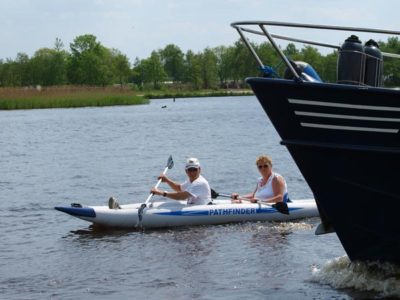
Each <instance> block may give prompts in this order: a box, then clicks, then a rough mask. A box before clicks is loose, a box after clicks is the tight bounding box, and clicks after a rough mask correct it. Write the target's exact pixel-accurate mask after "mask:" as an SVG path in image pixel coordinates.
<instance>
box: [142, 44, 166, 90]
mask: <svg viewBox="0 0 400 300" xmlns="http://www.w3.org/2000/svg"><path fill="white" fill-rule="evenodd" d="M136 70H137V71H138V72H139V73H140V79H141V80H142V82H143V83H145V84H146V83H151V84H152V85H153V88H154V89H160V88H161V83H162V82H163V81H164V80H165V79H166V78H167V74H166V73H165V70H164V68H163V66H162V64H161V58H160V55H159V54H158V53H157V52H156V51H153V52H152V53H151V56H150V57H149V58H147V59H144V60H141V61H140V63H139V65H138V66H137V67H136Z"/></svg>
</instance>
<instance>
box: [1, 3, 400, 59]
mask: <svg viewBox="0 0 400 300" xmlns="http://www.w3.org/2000/svg"><path fill="white" fill-rule="evenodd" d="M399 9H400V1H399V0H381V1H377V0H352V1H349V0H346V1H344V0H196V1H195V0H0V37H1V43H0V59H6V58H11V59H15V57H16V55H17V53H18V52H22V53H26V54H28V55H29V56H30V57H31V56H32V55H34V53H35V51H36V50H38V49H40V48H45V47H48V48H53V46H54V42H55V40H56V38H60V39H61V41H62V42H63V44H64V49H65V50H68V51H69V45H70V43H72V42H73V40H74V39H75V38H76V37H77V36H80V35H83V34H93V35H95V36H96V37H97V40H98V41H99V42H100V43H101V44H102V45H103V46H105V47H107V48H115V49H118V50H120V51H121V52H122V53H123V54H125V55H126V56H127V57H128V58H129V59H130V61H131V62H133V61H134V60H135V58H136V57H138V58H140V59H143V58H147V57H149V56H150V54H151V52H152V51H153V50H158V49H162V48H164V47H165V46H166V45H168V44H175V45H177V46H178V47H180V49H181V50H182V51H183V52H186V51H188V50H192V51H194V52H200V51H203V50H204V49H205V48H207V47H210V48H213V47H217V46H222V45H224V46H230V45H233V43H234V42H235V41H237V40H238V39H239V36H238V34H237V32H236V31H235V30H234V29H233V28H232V27H230V24H231V23H232V22H234V21H244V20H269V21H282V22H297V23H312V24H323V25H340V26H354V27H369V28H379V29H388V30H400V18H399V17H398V12H399ZM277 33H281V32H277ZM311 34H312V36H311V37H312V38H323V39H326V38H328V37H332V36H334V35H331V34H328V35H327V34H326V33H325V34H323V33H315V32H313V33H311ZM302 37H307V36H302ZM308 37H310V36H308ZM339 38H340V39H342V37H339ZM366 38H367V37H366ZM384 40H386V38H384ZM325 42H334V43H335V44H338V43H339V42H340V41H336V40H335V41H328V40H325Z"/></svg>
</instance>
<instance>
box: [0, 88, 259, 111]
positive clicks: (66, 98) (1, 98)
mask: <svg viewBox="0 0 400 300" xmlns="http://www.w3.org/2000/svg"><path fill="white" fill-rule="evenodd" d="M247 95H253V93H252V91H251V90H201V91H190V90H187V91H181V90H162V91H148V92H143V91H135V90H133V89H132V88H129V87H126V88H120V87H81V86H78V87H77V86H57V87H46V88H34V87H29V88H28V87H26V88H0V110H13V109H39V108H74V107H86V106H112V105H137V104H147V103H149V99H165V98H193V97H226V96H247Z"/></svg>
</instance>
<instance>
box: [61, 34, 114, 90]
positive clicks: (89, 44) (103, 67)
mask: <svg viewBox="0 0 400 300" xmlns="http://www.w3.org/2000/svg"><path fill="white" fill-rule="evenodd" d="M70 48H71V56H70V60H69V62H68V79H69V81H70V82H71V83H73V84H87V85H103V86H104V85H106V84H109V83H111V82H112V76H113V72H112V69H111V68H112V59H111V58H112V56H111V53H110V50H108V49H107V48H105V47H103V46H102V45H101V44H100V42H97V40H96V37H95V36H94V35H91V34H86V35H81V36H78V37H76V38H75V39H74V42H73V43H71V44H70Z"/></svg>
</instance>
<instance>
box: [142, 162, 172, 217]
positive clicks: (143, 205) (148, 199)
mask: <svg viewBox="0 0 400 300" xmlns="http://www.w3.org/2000/svg"><path fill="white" fill-rule="evenodd" d="M173 166H174V161H173V160H172V155H170V156H169V157H168V162H167V165H166V166H165V169H164V172H163V175H165V174H167V171H168V169H172V167H173ZM160 183H161V179H159V180H158V181H157V184H156V185H155V188H158V186H159V185H160ZM153 195H154V193H150V195H149V196H148V197H147V199H146V201H145V202H144V203H142V205H141V206H140V208H139V209H138V216H139V223H141V222H142V218H143V210H144V209H145V208H146V206H147V203H149V201H150V199H151V198H152V197H153Z"/></svg>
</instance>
